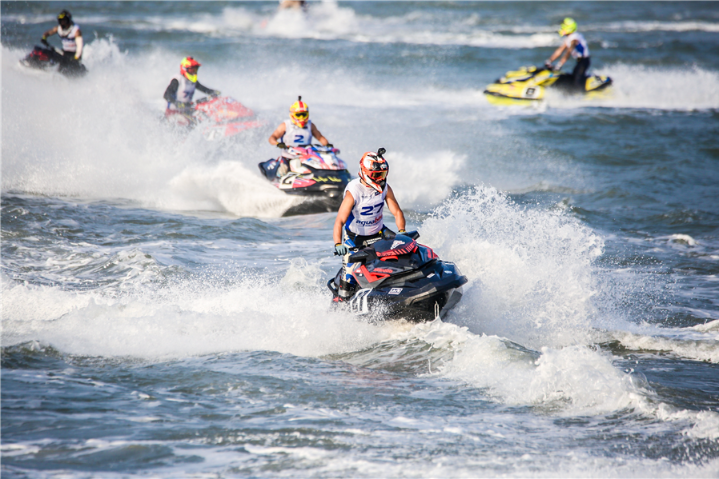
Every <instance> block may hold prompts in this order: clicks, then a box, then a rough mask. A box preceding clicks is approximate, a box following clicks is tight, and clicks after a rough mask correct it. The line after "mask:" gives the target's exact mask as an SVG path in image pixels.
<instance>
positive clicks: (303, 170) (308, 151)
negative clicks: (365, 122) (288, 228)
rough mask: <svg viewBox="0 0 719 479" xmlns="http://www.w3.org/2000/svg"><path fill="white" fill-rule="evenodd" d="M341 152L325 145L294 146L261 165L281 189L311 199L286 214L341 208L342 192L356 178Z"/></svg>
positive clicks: (268, 176)
mask: <svg viewBox="0 0 719 479" xmlns="http://www.w3.org/2000/svg"><path fill="white" fill-rule="evenodd" d="M339 152H340V150H338V149H337V148H334V147H329V146H322V145H307V146H291V147H289V148H288V149H286V150H284V151H283V152H282V154H281V155H280V156H279V157H278V158H273V159H271V160H267V161H263V162H262V163H260V164H259V165H258V166H259V168H260V172H261V173H262V175H263V176H264V177H265V178H267V179H268V180H269V181H270V182H271V183H272V185H273V186H275V187H276V188H277V189H279V190H281V191H284V192H285V193H287V194H290V195H301V196H305V197H307V199H308V200H309V201H306V202H303V203H302V204H301V205H298V206H296V207H294V208H292V209H290V210H288V211H287V212H285V216H290V215H296V214H309V213H323V212H331V211H337V209H338V208H339V206H340V203H342V193H343V192H344V189H345V187H346V186H347V183H349V182H350V181H351V180H352V175H350V172H349V171H347V165H346V164H345V162H344V161H342V160H341V159H340V158H339V157H338V156H337V155H338V154H339Z"/></svg>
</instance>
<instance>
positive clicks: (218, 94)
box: [210, 90, 222, 96]
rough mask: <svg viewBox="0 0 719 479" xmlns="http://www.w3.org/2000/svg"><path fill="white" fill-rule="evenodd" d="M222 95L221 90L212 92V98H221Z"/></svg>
mask: <svg viewBox="0 0 719 479" xmlns="http://www.w3.org/2000/svg"><path fill="white" fill-rule="evenodd" d="M221 94H222V93H221V92H220V90H212V92H211V93H210V96H220V95H221Z"/></svg>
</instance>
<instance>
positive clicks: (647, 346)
mask: <svg viewBox="0 0 719 479" xmlns="http://www.w3.org/2000/svg"><path fill="white" fill-rule="evenodd" d="M675 331H676V330H669V331H666V332H665V334H668V335H669V334H673V333H674V332H675ZM693 332H694V334H692V335H691V336H695V337H693V338H691V339H690V338H674V337H667V336H657V335H653V336H648V335H642V334H635V333H630V332H626V331H615V332H613V333H612V334H613V336H614V338H615V339H617V340H618V341H619V342H620V343H621V344H622V346H624V347H626V348H628V349H631V350H637V351H661V352H667V353H671V354H674V355H676V356H679V357H681V358H686V359H690V360H693V361H707V362H710V363H719V334H717V333H716V332H715V333H713V334H708V333H702V334H697V333H696V330H694V331H693ZM677 333H678V334H681V335H684V334H686V332H684V334H682V333H683V332H677Z"/></svg>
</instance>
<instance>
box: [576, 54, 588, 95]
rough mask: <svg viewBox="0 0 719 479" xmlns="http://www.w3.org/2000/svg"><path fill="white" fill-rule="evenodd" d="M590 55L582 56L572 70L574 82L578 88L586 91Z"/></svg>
mask: <svg viewBox="0 0 719 479" xmlns="http://www.w3.org/2000/svg"><path fill="white" fill-rule="evenodd" d="M589 63H590V61H589V57H585V58H580V59H579V60H577V64H576V65H575V66H574V70H572V83H573V84H574V88H576V89H577V90H582V91H584V90H585V89H586V87H585V84H586V82H587V70H589Z"/></svg>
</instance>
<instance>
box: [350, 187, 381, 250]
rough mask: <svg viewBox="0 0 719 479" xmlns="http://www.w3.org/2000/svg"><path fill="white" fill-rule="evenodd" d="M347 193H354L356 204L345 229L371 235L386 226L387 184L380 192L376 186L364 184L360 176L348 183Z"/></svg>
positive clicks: (357, 233)
mask: <svg viewBox="0 0 719 479" xmlns="http://www.w3.org/2000/svg"><path fill="white" fill-rule="evenodd" d="M347 193H351V194H352V198H354V200H355V204H354V206H353V207H352V211H351V212H350V215H349V218H347V222H346V223H345V229H347V230H349V231H351V232H352V233H354V234H356V235H360V236H370V235H374V234H377V233H379V232H380V231H382V227H383V226H384V221H383V215H382V212H383V210H384V200H385V198H386V197H387V186H385V187H384V190H382V193H380V192H378V191H377V190H375V189H374V188H371V187H369V186H365V185H363V184H362V182H361V181H360V179H359V178H355V179H354V180H352V181H350V182H349V183H348V184H347V187H346V188H345V192H344V194H345V195H346V194H347Z"/></svg>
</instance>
